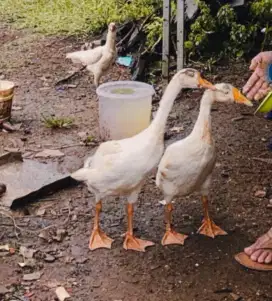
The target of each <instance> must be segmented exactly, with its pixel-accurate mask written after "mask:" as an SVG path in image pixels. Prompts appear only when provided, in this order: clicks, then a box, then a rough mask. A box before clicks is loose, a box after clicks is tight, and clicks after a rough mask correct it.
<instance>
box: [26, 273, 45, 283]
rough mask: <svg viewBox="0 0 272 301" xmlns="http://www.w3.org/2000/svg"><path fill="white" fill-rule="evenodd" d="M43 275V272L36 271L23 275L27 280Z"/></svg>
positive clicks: (36, 278)
mask: <svg viewBox="0 0 272 301" xmlns="http://www.w3.org/2000/svg"><path fill="white" fill-rule="evenodd" d="M41 276H42V274H41V272H34V273H31V274H25V275H24V277H23V280H25V281H33V280H38V279H40V278H41Z"/></svg>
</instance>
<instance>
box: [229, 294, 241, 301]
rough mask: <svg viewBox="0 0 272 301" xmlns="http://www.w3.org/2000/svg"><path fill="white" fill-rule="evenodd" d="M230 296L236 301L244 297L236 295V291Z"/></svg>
mask: <svg viewBox="0 0 272 301" xmlns="http://www.w3.org/2000/svg"><path fill="white" fill-rule="evenodd" d="M230 296H231V297H232V299H233V300H234V301H240V300H242V297H240V296H238V295H236V294H234V293H230Z"/></svg>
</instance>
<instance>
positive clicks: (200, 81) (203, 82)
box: [198, 74, 216, 91]
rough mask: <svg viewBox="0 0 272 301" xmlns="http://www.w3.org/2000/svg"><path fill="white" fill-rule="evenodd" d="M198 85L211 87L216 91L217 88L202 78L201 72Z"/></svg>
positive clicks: (206, 87)
mask: <svg viewBox="0 0 272 301" xmlns="http://www.w3.org/2000/svg"><path fill="white" fill-rule="evenodd" d="M198 86H199V87H202V88H205V89H211V90H214V91H215V90H216V88H215V86H214V85H213V84H212V83H210V82H209V81H207V80H206V79H204V78H202V77H201V75H200V74H199V75H198Z"/></svg>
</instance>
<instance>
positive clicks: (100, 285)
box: [0, 25, 272, 301]
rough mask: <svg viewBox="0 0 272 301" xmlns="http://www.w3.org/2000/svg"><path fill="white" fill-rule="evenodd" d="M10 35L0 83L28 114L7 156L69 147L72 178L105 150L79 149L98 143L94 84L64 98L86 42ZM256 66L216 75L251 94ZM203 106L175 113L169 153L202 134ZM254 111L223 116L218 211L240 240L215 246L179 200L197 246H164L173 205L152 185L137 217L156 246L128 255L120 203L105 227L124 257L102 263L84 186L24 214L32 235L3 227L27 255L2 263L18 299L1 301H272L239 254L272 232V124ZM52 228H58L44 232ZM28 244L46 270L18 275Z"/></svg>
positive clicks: (191, 207)
mask: <svg viewBox="0 0 272 301" xmlns="http://www.w3.org/2000/svg"><path fill="white" fill-rule="evenodd" d="M0 29H1V31H0V55H1V57H0V73H1V75H2V76H4V77H5V78H6V79H10V80H13V81H15V82H16V84H17V85H18V87H17V89H16V97H15V99H14V106H15V109H16V110H14V111H13V112H12V122H13V124H14V125H16V126H17V131H16V132H14V133H3V132H2V133H0V153H1V152H2V151H3V149H4V148H20V149H21V150H22V151H23V153H28V156H30V157H31V156H32V155H33V154H35V153H36V152H37V151H40V150H42V149H45V148H56V147H57V148H60V147H63V146H69V147H65V148H61V151H62V152H64V153H65V157H64V158H62V159H59V161H60V169H61V170H64V171H68V172H70V171H72V170H75V169H76V168H78V167H80V166H81V165H82V162H83V160H84V158H85V157H86V156H87V155H88V154H89V153H91V152H92V151H93V150H94V146H81V145H79V143H80V137H79V135H78V133H79V132H88V133H89V135H91V136H93V137H95V138H96V139H98V114H97V100H96V97H95V91H94V89H92V88H91V85H90V78H89V76H88V74H87V73H83V74H82V75H81V76H80V77H77V78H75V79H73V80H72V81H71V82H70V84H75V85H77V87H76V88H72V87H70V88H68V87H65V86H62V87H58V88H56V87H55V86H54V83H55V82H56V80H58V79H59V78H62V77H63V76H65V75H66V74H67V72H68V71H69V70H72V68H73V67H72V65H71V64H70V62H67V61H65V59H64V57H65V53H66V52H69V51H71V50H74V49H79V48H80V46H81V44H82V43H83V40H80V39H78V40H77V39H75V38H62V37H42V36H39V35H33V34H31V33H29V32H27V31H15V30H12V29H10V28H8V27H7V26H4V25H1V26H0ZM246 67H247V65H246V64H245V63H241V64H233V65H231V66H221V67H216V68H215V70H214V71H213V73H212V74H209V73H207V72H206V73H205V76H206V77H207V78H208V79H210V80H214V81H216V82H222V81H224V82H231V83H233V84H235V85H236V86H238V87H242V85H243V83H244V82H245V79H246V78H248V76H249V73H248V71H247V68H246ZM114 68H115V69H114V70H112V71H111V73H110V74H109V75H107V76H106V77H105V78H104V80H105V81H107V80H112V79H118V78H119V74H120V71H119V70H118V69H116V67H114ZM127 76H129V75H128V74H127ZM123 77H126V72H124V74H123ZM200 97H201V92H199V91H190V92H185V93H184V94H183V96H182V97H181V98H179V99H178V100H177V101H176V102H175V105H174V108H173V110H172V113H171V115H170V117H169V122H168V125H167V135H166V138H167V139H168V140H167V143H170V142H171V141H175V140H177V139H179V138H181V137H184V136H186V135H187V134H188V133H189V132H190V130H191V129H192V127H193V124H194V122H195V120H196V117H197V114H198V109H199V99H200ZM156 108H157V104H154V109H156ZM253 112H254V109H253V108H248V107H242V106H238V105H228V106H226V105H225V106H224V105H216V106H215V107H214V110H213V112H212V124H213V134H214V137H215V139H216V144H217V147H218V161H217V162H218V163H217V166H216V168H215V171H214V177H213V184H212V189H211V200H212V202H211V208H210V211H211V214H212V216H213V217H214V219H215V221H216V222H217V224H219V225H220V226H221V227H222V228H223V229H225V230H226V231H227V232H228V233H229V235H228V236H225V237H217V238H216V239H214V240H213V239H210V238H207V237H203V236H200V235H197V234H196V231H197V229H198V227H199V226H200V224H201V220H202V214H203V213H202V206H201V203H200V200H199V197H198V195H191V196H189V197H187V198H178V199H176V206H175V209H176V210H175V212H174V224H175V227H176V229H177V230H178V231H183V232H184V233H188V234H189V235H190V238H189V239H188V240H187V241H186V243H185V245H184V246H183V247H182V246H171V247H162V246H161V245H160V240H161V238H162V235H163V232H164V221H163V207H162V205H160V204H159V201H160V200H161V199H162V196H161V194H160V192H159V191H158V190H157V189H156V188H155V185H154V175H152V176H150V178H149V179H148V180H147V182H146V185H145V186H144V189H143V191H142V192H141V195H140V199H139V202H138V205H137V209H136V210H135V230H136V233H137V235H139V236H141V237H143V238H147V239H150V240H153V241H154V242H155V243H156V245H155V247H153V248H150V249H148V250H147V252H146V253H141V254H140V253H136V252H131V251H129V252H128V251H125V250H123V249H122V237H121V234H123V233H124V232H125V227H126V218H125V214H124V213H125V212H124V209H123V208H124V204H125V202H124V201H123V200H122V201H121V202H120V201H119V200H118V199H112V200H107V201H105V202H104V211H103V214H102V221H101V223H102V227H103V229H104V230H105V231H106V232H107V233H108V234H109V235H110V236H111V237H112V238H114V239H115V242H114V244H113V248H112V250H98V251H95V252H91V251H89V250H88V239H89V235H90V227H91V220H92V217H93V210H92V200H93V196H92V195H89V193H88V192H87V189H86V188H85V187H83V186H79V187H75V188H70V189H67V190H63V191H60V192H57V193H55V194H53V195H51V196H47V197H46V198H45V200H37V202H36V203H34V204H32V205H31V206H28V207H27V208H25V210H24V213H25V214H27V215H25V216H22V213H21V214H20V216H18V214H17V217H16V218H15V221H16V223H17V224H18V226H19V227H20V228H21V231H19V230H18V229H17V232H19V235H18V237H16V233H15V231H14V227H13V223H12V220H11V219H10V218H7V217H4V216H0V221H1V223H0V229H1V230H0V240H1V245H3V244H6V243H7V244H9V245H10V246H13V247H15V249H16V250H15V254H8V253H5V252H2V253H1V257H0V262H1V269H0V294H1V290H3V289H4V288H3V286H4V287H5V288H6V289H7V291H8V292H7V293H6V295H5V297H4V296H3V295H2V296H0V300H24V301H27V300H32V301H34V300H35V301H36V300H37V301H38V300H42V301H47V300H48V301H52V300H54V298H55V297H56V295H55V288H56V286H59V285H62V286H64V287H65V288H66V290H67V291H68V292H69V293H70V295H71V296H72V300H77V301H80V300H82V301H87V300H99V301H114V300H115V301H117V300H118V301H121V300H122V301H155V300H156V301H164V300H169V301H203V300H207V301H219V300H229V301H232V300H244V301H268V300H272V288H271V279H272V278H271V275H269V274H267V273H260V272H254V271H250V270H246V269H244V268H242V267H241V266H239V265H238V264H237V263H236V262H235V261H234V260H233V255H234V254H235V253H237V252H239V251H241V250H243V248H244V247H245V246H247V245H248V244H249V243H250V242H252V241H254V239H255V238H256V237H257V236H258V235H260V234H262V233H264V232H265V231H266V230H267V229H268V228H269V227H270V226H271V208H268V207H267V205H268V203H269V199H271V198H272V193H271V165H270V166H269V165H267V164H266V163H263V162H260V161H256V160H254V159H253V158H254V157H269V156H270V157H271V153H269V151H267V148H266V144H267V140H268V139H269V138H270V136H271V124H270V123H269V122H268V121H266V120H265V119H264V118H263V116H253V114H252V113H253ZM41 114H45V115H48V114H55V115H57V116H70V117H73V118H74V119H75V124H74V126H73V127H72V128H71V129H61V130H51V129H48V128H46V127H45V126H44V124H43V123H42V118H41ZM241 116H242V118H240V117H241ZM236 117H238V118H236ZM233 118H234V119H233ZM180 126H182V127H183V130H182V131H181V132H180V133H179V134H176V133H173V131H171V128H173V127H180ZM72 145H76V146H72ZM54 160H57V159H54ZM257 190H266V191H267V195H266V196H265V197H257V196H256V191H257ZM50 225H53V227H52V228H49V229H48V228H47V230H45V231H43V232H41V229H42V228H45V227H48V226H50ZM56 229H64V230H65V231H64V232H65V233H64V237H55V238H53V237H54V235H56V233H55V232H56ZM29 230H30V231H31V232H30V231H29ZM40 233H42V236H43V238H41V237H39V234H40ZM40 236H41V235H40ZM58 240H60V241H58ZM22 245H23V246H26V247H28V248H32V249H35V250H36V253H35V254H34V257H35V260H36V261H35V265H34V267H24V268H21V267H20V266H19V265H18V262H22V261H23V258H22V256H21V255H19V252H18V248H19V247H20V246H22ZM49 255H51V256H49ZM48 261H50V262H48ZM37 271H40V272H41V277H40V279H38V280H33V281H25V280H23V275H24V274H28V273H32V272H37ZM238 297H240V299H239V298H238Z"/></svg>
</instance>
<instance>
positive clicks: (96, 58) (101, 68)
mask: <svg viewBox="0 0 272 301" xmlns="http://www.w3.org/2000/svg"><path fill="white" fill-rule="evenodd" d="M116 56H117V49H116V26H115V24H114V23H110V24H109V26H108V34H107V39H106V44H105V45H103V46H98V47H96V48H94V49H89V50H81V51H76V52H71V53H68V54H67V55H66V58H67V59H71V60H72V62H73V63H80V64H82V65H84V66H87V70H89V71H90V72H91V73H92V74H93V75H94V84H95V85H96V86H98V85H99V80H100V78H101V76H102V75H103V74H105V72H106V71H107V70H108V69H109V68H110V66H111V65H112V64H113V63H114V61H115V60H116Z"/></svg>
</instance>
